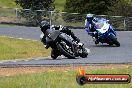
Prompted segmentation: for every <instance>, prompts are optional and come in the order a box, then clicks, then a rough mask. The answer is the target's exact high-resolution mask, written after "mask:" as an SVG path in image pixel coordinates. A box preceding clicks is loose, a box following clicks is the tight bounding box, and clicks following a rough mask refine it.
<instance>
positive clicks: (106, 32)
mask: <svg viewBox="0 0 132 88" xmlns="http://www.w3.org/2000/svg"><path fill="white" fill-rule="evenodd" d="M94 28H95V29H96V32H97V36H98V41H99V42H101V43H107V44H109V45H113V44H115V45H116V46H117V47H119V46H120V43H119V41H118V40H117V36H116V32H115V31H114V29H113V27H112V26H111V25H110V24H109V23H108V21H107V20H106V19H100V20H98V21H97V22H94Z"/></svg>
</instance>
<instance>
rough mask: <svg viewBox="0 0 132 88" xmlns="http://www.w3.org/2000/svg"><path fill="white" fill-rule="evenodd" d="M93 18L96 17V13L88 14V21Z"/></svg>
mask: <svg viewBox="0 0 132 88" xmlns="http://www.w3.org/2000/svg"><path fill="white" fill-rule="evenodd" d="M93 18H94V14H87V16H86V19H87V21H88V22H92V20H93Z"/></svg>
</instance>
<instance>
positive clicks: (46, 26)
mask: <svg viewBox="0 0 132 88" xmlns="http://www.w3.org/2000/svg"><path fill="white" fill-rule="evenodd" d="M49 28H50V24H49V22H47V21H42V22H41V31H42V32H45V31H46V30H47V29H49Z"/></svg>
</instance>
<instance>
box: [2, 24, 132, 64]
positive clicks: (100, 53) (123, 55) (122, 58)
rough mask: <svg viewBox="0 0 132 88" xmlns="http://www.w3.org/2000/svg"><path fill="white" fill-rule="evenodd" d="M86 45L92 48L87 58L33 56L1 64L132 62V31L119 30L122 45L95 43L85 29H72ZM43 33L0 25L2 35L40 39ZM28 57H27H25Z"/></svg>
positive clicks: (36, 28)
mask: <svg viewBox="0 0 132 88" xmlns="http://www.w3.org/2000/svg"><path fill="white" fill-rule="evenodd" d="M72 31H73V32H74V33H75V35H76V36H78V37H79V38H80V40H81V42H82V43H84V44H85V47H87V48H89V49H90V53H89V55H88V57H87V58H80V57H79V58H77V59H68V58H65V57H63V58H62V57H59V58H57V59H56V60H52V59H51V58H50V57H44V58H43V57H41V58H32V59H31V60H16V61H0V65H65V64H106V63H110V64H113V63H114V64H122V63H131V62H132V32H131V31H117V37H118V40H119V42H120V43H121V46H120V47H115V46H109V45H107V44H98V45H95V44H94V42H93V40H92V38H91V37H90V36H89V35H87V33H86V32H85V30H83V29H72ZM40 34H41V31H40V28H39V27H22V26H12V27H10V26H0V36H10V37H15V38H20V39H21V38H23V39H31V40H38V41H39V36H40ZM25 59H26V58H25Z"/></svg>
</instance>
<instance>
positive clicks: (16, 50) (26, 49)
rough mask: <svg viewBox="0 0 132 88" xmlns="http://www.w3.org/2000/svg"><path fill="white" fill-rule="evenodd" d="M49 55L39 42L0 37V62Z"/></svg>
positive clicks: (48, 51)
mask: <svg viewBox="0 0 132 88" xmlns="http://www.w3.org/2000/svg"><path fill="white" fill-rule="evenodd" d="M49 55H50V49H48V50H46V49H45V48H44V47H43V44H42V43H41V42H40V41H29V40H20V39H14V38H8V37H0V60H11V59H19V58H22V59H23V58H33V57H43V56H44V57H45V56H49Z"/></svg>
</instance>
